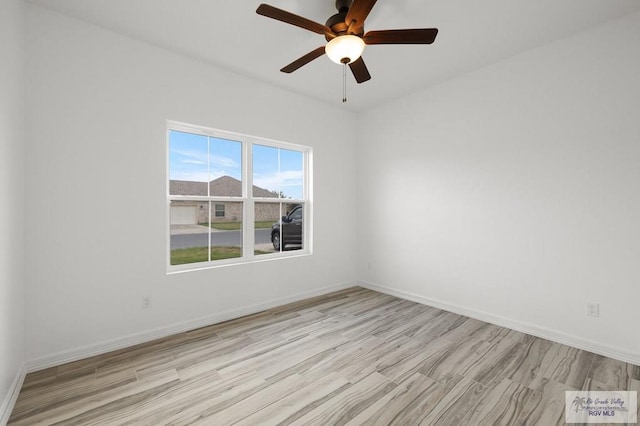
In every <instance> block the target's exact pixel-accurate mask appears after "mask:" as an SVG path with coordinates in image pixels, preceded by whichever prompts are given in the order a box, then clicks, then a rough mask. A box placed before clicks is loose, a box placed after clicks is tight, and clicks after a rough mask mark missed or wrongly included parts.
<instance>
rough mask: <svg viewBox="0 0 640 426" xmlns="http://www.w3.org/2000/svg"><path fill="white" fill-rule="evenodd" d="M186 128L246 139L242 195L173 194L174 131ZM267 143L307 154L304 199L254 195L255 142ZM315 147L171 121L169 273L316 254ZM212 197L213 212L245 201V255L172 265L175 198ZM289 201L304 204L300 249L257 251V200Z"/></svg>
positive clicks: (243, 143)
mask: <svg viewBox="0 0 640 426" xmlns="http://www.w3.org/2000/svg"><path fill="white" fill-rule="evenodd" d="M172 130H174V131H178V132H186V133H193V134H197V135H202V136H210V137H215V138H220V139H227V140H232V141H237V142H240V143H242V196H241V197H218V196H189V195H171V194H170V191H169V189H170V164H169V156H170V155H169V154H170V151H169V150H170V144H169V138H170V132H171V131H172ZM254 144H255V145H263V146H269V147H273V148H282V149H287V150H293V151H299V152H301V153H302V158H303V173H304V175H303V188H302V192H303V197H302V199H290V198H261V197H254V196H253V159H252V148H253V145H254ZM312 160H313V151H312V149H311V148H310V147H308V146H304V145H299V144H293V143H289V142H281V141H276V140H272V139H266V138H262V137H259V136H251V135H246V134H241V133H236V132H230V131H226V130H219V129H213V128H209V127H204V126H198V125H193V124H186V123H181V122H178V121H171V120H168V121H167V132H166V178H165V184H166V201H167V202H166V225H165V229H166V235H167V238H166V265H167V274H173V273H180V272H187V271H195V270H201V269H210V268H219V267H224V266H230V265H242V264H246V263H254V262H266V261H272V260H278V259H287V258H292V257H299V256H308V255H311V254H313V232H312V231H313V197H312V192H313V191H312V188H313V181H312V180H313V169H312V164H313V161H312ZM188 200H190V201H209V202H211V203H212V204H211V207H210V208H209V215H210V216H212V214H213V215H215V211H213V212H212V211H211V210H212V209H215V205H214V204H215V203H216V202H217V203H227V202H242V205H243V209H242V211H243V214H242V257H238V258H233V259H222V260H213V261H205V262H197V263H188V264H183V265H171V202H172V201H188ZM256 202H259V203H265V202H266V203H286V204H296V203H297V204H302V205H303V206H304V210H303V215H304V221H303V227H304V229H303V236H304V244H303V248H302V249H300V250H292V251H280V252H275V253H269V254H260V255H255V254H254V249H255V247H254V246H255V233H254V231H255V230H254V223H255V203H256Z"/></svg>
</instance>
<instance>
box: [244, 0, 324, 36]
mask: <svg viewBox="0 0 640 426" xmlns="http://www.w3.org/2000/svg"><path fill="white" fill-rule="evenodd" d="M256 13H257V14H258V15H262V16H266V17H267V18H271V19H275V20H277V21H282V22H286V23H287V24H291V25H295V26H296V27H300V28H303V29H305V30H309V31H313V32H314V33H318V34H326V35H329V36H332V37H335V34H334V33H333V31H331V28H329V27H327V26H326V25H322V24H319V23H317V22H314V21H312V20H310V19H307V18H303V17H302V16H298V15H295V14H293V13H291V12H287V11H286V10H282V9H278V8H277V7H273V6H269V5H268V4H261V5H260V6H258V8H257V9H256Z"/></svg>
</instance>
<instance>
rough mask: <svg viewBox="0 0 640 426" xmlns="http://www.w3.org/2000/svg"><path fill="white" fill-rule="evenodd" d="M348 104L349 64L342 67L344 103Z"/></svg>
mask: <svg viewBox="0 0 640 426" xmlns="http://www.w3.org/2000/svg"><path fill="white" fill-rule="evenodd" d="M345 102H347V64H346V63H345V64H343V65H342V103H345Z"/></svg>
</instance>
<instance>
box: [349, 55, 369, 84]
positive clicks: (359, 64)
mask: <svg viewBox="0 0 640 426" xmlns="http://www.w3.org/2000/svg"><path fill="white" fill-rule="evenodd" d="M349 68H351V72H352V73H353V76H354V77H355V78H356V81H357V82H358V84H360V83H364V82H365V81H369V80H371V74H369V70H368V69H367V66H366V65H365V64H364V60H363V59H362V56H360V57H359V58H358V59H356V60H355V61H353V62H351V63H350V64H349Z"/></svg>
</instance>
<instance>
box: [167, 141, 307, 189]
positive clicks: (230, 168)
mask: <svg viewBox="0 0 640 426" xmlns="http://www.w3.org/2000/svg"><path fill="white" fill-rule="evenodd" d="M302 170H303V154H302V152H299V151H291V150H287V149H281V148H274V147H269V146H264V145H253V184H254V185H256V186H259V187H261V188H265V189H268V190H270V191H276V192H280V191H282V192H283V193H284V194H285V195H286V196H287V197H289V198H302V188H303V184H302V182H303V173H302ZM221 176H231V177H233V178H236V179H238V180H240V179H241V176H242V144H241V143H240V142H237V141H232V140H226V139H220V138H214V137H207V136H202V135H195V134H191V133H184V132H178V131H173V130H172V131H171V133H170V137H169V179H171V180H187V181H195V182H209V181H212V180H214V179H217V178H219V177H221Z"/></svg>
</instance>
